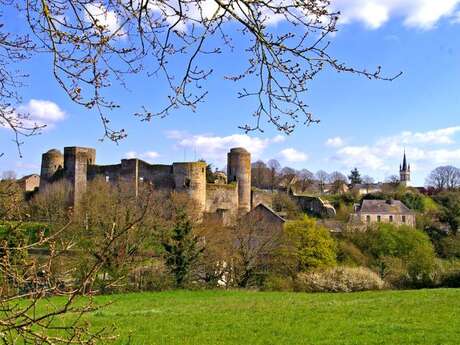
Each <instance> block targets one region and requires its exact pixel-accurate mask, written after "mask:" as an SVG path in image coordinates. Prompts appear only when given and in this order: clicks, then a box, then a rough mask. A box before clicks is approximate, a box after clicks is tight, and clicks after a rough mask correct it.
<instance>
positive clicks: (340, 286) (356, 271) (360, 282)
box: [296, 267, 385, 292]
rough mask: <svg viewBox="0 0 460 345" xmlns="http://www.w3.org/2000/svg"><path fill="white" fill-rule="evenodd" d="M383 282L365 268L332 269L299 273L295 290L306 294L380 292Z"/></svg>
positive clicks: (383, 285)
mask: <svg viewBox="0 0 460 345" xmlns="http://www.w3.org/2000/svg"><path fill="white" fill-rule="evenodd" d="M384 287H385V282H384V281H383V280H382V279H381V278H380V277H379V275H378V274H376V273H375V272H372V271H371V270H369V269H368V268H365V267H334V268H331V269H328V270H323V271H313V272H308V273H300V274H299V275H298V276H297V281H296V288H297V290H299V291H306V292H355V291H367V290H381V289H383V288H384Z"/></svg>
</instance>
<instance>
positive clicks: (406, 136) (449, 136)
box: [379, 126, 460, 145]
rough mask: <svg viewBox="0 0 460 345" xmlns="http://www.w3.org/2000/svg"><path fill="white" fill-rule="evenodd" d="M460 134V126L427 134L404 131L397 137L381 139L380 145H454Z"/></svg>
mask: <svg viewBox="0 0 460 345" xmlns="http://www.w3.org/2000/svg"><path fill="white" fill-rule="evenodd" d="M457 133H460V126H455V127H447V128H442V129H437V130H433V131H427V132H415V133H414V132H411V131H404V132H402V133H400V134H398V135H396V136H392V137H388V138H384V139H381V140H380V141H379V144H380V145H386V144H388V143H398V144H400V145H411V144H442V145H445V144H453V143H454V142H455V141H454V139H453V137H454V136H455V135H456V134H457Z"/></svg>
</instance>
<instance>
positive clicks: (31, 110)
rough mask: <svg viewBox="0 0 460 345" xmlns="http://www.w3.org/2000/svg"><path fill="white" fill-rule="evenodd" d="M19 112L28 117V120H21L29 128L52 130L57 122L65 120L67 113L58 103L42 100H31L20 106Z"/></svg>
mask: <svg viewBox="0 0 460 345" xmlns="http://www.w3.org/2000/svg"><path fill="white" fill-rule="evenodd" d="M17 112H18V113H19V114H21V115H23V116H27V117H28V118H27V119H26V120H19V121H22V122H23V123H24V124H25V125H27V126H34V125H38V126H47V128H52V127H53V126H54V125H55V124H56V123H57V122H59V121H62V120H64V119H65V112H64V111H63V110H62V109H61V108H60V107H59V106H58V105H57V104H56V103H54V102H52V101H47V100H41V99H31V100H30V101H29V102H28V103H26V104H23V105H20V106H19V107H18V108H17Z"/></svg>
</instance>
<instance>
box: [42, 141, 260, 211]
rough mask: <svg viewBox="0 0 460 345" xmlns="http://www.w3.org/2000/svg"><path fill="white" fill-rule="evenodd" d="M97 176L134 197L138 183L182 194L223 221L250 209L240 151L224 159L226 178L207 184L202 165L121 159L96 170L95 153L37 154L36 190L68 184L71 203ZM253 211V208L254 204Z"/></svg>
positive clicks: (246, 159) (246, 158) (247, 169)
mask: <svg viewBox="0 0 460 345" xmlns="http://www.w3.org/2000/svg"><path fill="white" fill-rule="evenodd" d="M96 176H102V177H105V179H106V181H117V180H123V181H130V182H132V183H133V189H134V192H135V193H137V192H138V190H139V186H140V184H142V183H151V184H152V185H153V186H155V188H158V189H163V190H164V189H166V190H175V191H178V192H187V193H188V194H189V195H190V197H191V198H192V199H193V200H195V202H196V204H197V205H198V207H199V209H200V211H201V212H203V213H210V214H217V215H219V216H220V217H221V218H223V219H226V218H230V217H235V216H238V215H241V214H244V213H247V212H249V211H250V210H251V208H252V204H253V200H252V193H251V155H250V153H249V152H248V151H246V150H245V149H244V148H232V149H231V150H230V152H228V155H227V179H223V180H219V181H216V183H206V163H205V162H201V161H198V162H176V163H172V165H163V164H149V163H147V162H145V161H143V160H140V159H137V158H133V159H122V160H121V163H119V164H114V165H97V164H96V150H95V149H93V148H85V147H65V148H64V154H62V153H61V151H59V150H57V149H51V150H49V151H48V152H46V153H44V154H43V155H42V163H41V172H40V189H41V190H42V189H43V188H45V187H46V185H48V184H50V183H53V182H54V181H57V180H60V179H66V180H67V181H69V182H70V184H71V185H72V189H73V191H72V193H73V194H72V195H73V203H74V204H75V203H77V202H78V200H79V199H80V198H81V197H82V195H83V193H84V192H85V191H86V188H87V183H88V181H91V180H93V179H94V178H96ZM255 206H256V205H255Z"/></svg>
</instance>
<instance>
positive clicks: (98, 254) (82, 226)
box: [0, 179, 460, 293]
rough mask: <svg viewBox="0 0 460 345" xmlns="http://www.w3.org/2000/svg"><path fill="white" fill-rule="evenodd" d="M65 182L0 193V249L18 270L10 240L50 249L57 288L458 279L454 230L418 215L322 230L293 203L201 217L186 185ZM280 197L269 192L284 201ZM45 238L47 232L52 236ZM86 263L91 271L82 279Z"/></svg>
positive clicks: (21, 259) (414, 284) (24, 259)
mask: <svg viewBox="0 0 460 345" xmlns="http://www.w3.org/2000/svg"><path fill="white" fill-rule="evenodd" d="M70 190H71V188H70V186H68V185H66V182H64V181H62V182H58V183H55V184H52V185H50V186H48V187H47V188H46V189H45V190H44V191H42V192H41V193H39V194H37V195H36V196H35V197H34V198H33V199H32V200H30V201H28V202H25V201H23V200H20V197H19V194H14V193H13V194H9V196H8V197H3V198H2V210H3V211H4V212H3V217H2V219H4V221H3V223H2V229H3V230H2V231H0V237H1V240H2V246H3V248H4V249H3V251H2V252H1V253H0V254H1V255H2V260H7V261H8V265H9V267H10V268H13V267H14V269H15V270H16V272H18V270H17V269H18V268H22V267H23V268H24V272H26V271H27V270H26V269H25V267H26V266H27V264H28V263H30V260H35V259H36V258H31V257H30V256H28V252H27V250H22V251H18V250H15V251H12V250H10V251H9V250H8V248H21V247H22V248H26V247H27V246H31V245H32V246H35V247H37V246H38V247H42V248H44V249H48V250H49V254H50V257H52V259H53V260H51V261H50V262H48V263H47V266H46V267H45V266H43V271H44V272H43V273H42V274H43V276H44V277H49V278H50V279H51V280H52V281H53V282H54V284H56V285H58V282H59V284H60V286H61V288H62V289H71V288H74V287H84V291H85V292H87V291H92V292H94V293H113V292H122V291H145V290H164V289H173V288H218V287H222V288H259V289H274V290H295V291H357V290H366V289H381V288H419V287H437V286H460V276H459V272H460V261H459V260H460V238H459V237H458V236H457V235H456V234H452V232H450V233H446V232H445V231H443V230H440V229H436V228H435V227H434V224H429V225H428V223H427V222H428V220H427V219H423V218H422V217H420V219H418V223H419V224H420V229H419V230H416V229H413V228H408V227H405V226H401V227H396V226H394V225H390V224H378V225H376V226H372V227H370V228H369V229H368V231H365V232H356V231H343V232H342V233H340V234H336V235H332V234H331V232H330V230H329V229H328V228H326V227H325V226H324V225H323V224H322V221H318V220H315V219H313V218H309V217H307V216H305V215H303V214H302V213H301V212H299V211H298V210H295V207H294V206H292V209H291V211H292V214H291V220H290V221H288V222H287V223H286V224H285V226H284V227H283V228H281V227H279V226H276V225H275V224H273V223H271V222H268V221H261V220H260V219H256V218H254V217H242V218H241V219H240V220H239V221H237V222H236V223H235V224H233V225H232V226H223V225H222V224H221V223H219V222H215V221H212V220H209V219H206V218H204V219H203V218H202V217H201V215H200V212H198V210H197V208H196V205H195V204H194V203H193V202H192V201H191V200H190V199H189V198H188V197H187V195H183V194H178V193H170V192H161V191H158V190H153V189H152V188H151V187H150V186H149V185H145V186H143V188H141V189H140V191H139V194H138V195H137V196H135V195H133V193H132V191H131V189H130V186H129V184H124V183H119V184H108V183H106V181H105V180H104V179H100V180H98V179H97V180H95V181H92V182H90V186H89V188H88V192H87V193H86V194H85V196H84V198H83V200H82V202H81V204H80V205H79V206H78V208H76V209H72V208H69V206H68V205H69V204H68V200H69V198H70V194H69V191H70ZM446 193H447V192H446ZM418 197H419V195H418V194H415V195H412V196H410V195H409V194H407V195H406V194H404V195H402V198H406V202H407V203H408V204H410V205H412V207H419V208H420V209H423V210H424V212H426V213H429V212H431V211H433V212H439V208H438V206H433V205H431V204H430V203H429V202H428V203H427V201H426V200H424V199H421V200H419V199H417V198H418ZM18 198H19V199H18ZM286 198H287V199H288V197H287V196H286V197H284V198H283V200H278V201H277V202H278V203H280V204H284V205H285V204H286V203H287V202H288V201H286V200H287V199H286ZM420 198H424V196H421V195H420ZM440 198H444V196H442V195H440ZM284 199H286V200H284ZM449 200H450V199H449ZM457 200H458V199H457ZM275 201H276V200H275ZM7 214H9V215H12V214H15V217H11V216H10V217H7V216H6V215H7ZM457 220H458V219H457ZM32 221H33V222H34V226H33V236H31V226H30V225H29V224H31V223H30V222H32ZM37 222H41V223H37ZM424 222H425V223H424ZM36 224H43V227H40V226H38V227H37V225H36ZM25 230H27V231H25ZM43 238H45V239H46V238H52V239H53V241H52V245H51V242H47V241H43V240H42V239H43ZM34 241H36V242H37V243H36V244H34ZM5 262H6V261H5ZM8 265H6V266H8ZM22 265H24V266H22ZM6 266H5V267H6ZM95 266H97V270H98V271H97V274H96V275H94V277H93V279H92V280H91V281H90V283H89V282H88V281H87V280H88V275H90V274H91V272H90V270H93V269H94V267H95ZM19 271H21V270H19ZM2 274H3V275H5V274H8V272H6V271H3V272H2ZM24 274H26V273H24ZM16 278H18V277H16ZM4 281H5V282H9V283H8V284H9V285H10V286H8V288H9V289H13V290H14V289H17V290H18V291H19V290H21V289H24V288H27V287H26V286H22V285H21V283H20V281H21V279H19V278H18V279H5V280H4ZM8 284H7V285H8ZM6 288H7V287H5V289H6ZM29 288H30V287H29Z"/></svg>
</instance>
